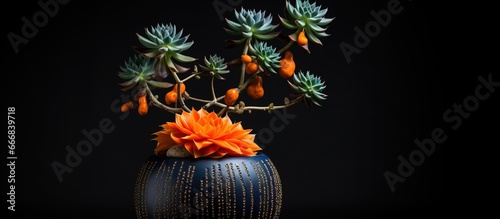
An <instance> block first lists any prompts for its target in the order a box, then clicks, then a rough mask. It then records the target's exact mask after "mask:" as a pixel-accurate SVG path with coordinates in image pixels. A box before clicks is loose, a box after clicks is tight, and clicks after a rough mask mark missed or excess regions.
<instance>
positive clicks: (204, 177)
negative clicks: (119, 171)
mask: <svg viewBox="0 0 500 219" xmlns="http://www.w3.org/2000/svg"><path fill="white" fill-rule="evenodd" d="M134 202H135V210H136V214H137V218H140V219H142V218H278V217H279V214H280V211H281V204H282V186H281V180H280V177H279V174H278V171H277V170H276V167H275V166H274V164H273V163H272V161H271V160H270V159H269V157H267V156H266V155H265V154H263V153H259V154H257V155H255V156H251V157H225V158H219V159H213V158H198V159H194V158H172V157H156V156H152V157H150V158H149V159H148V161H147V162H146V163H145V164H144V165H143V166H142V168H141V170H140V172H139V175H138V177H137V181H136V186H135V192H134Z"/></svg>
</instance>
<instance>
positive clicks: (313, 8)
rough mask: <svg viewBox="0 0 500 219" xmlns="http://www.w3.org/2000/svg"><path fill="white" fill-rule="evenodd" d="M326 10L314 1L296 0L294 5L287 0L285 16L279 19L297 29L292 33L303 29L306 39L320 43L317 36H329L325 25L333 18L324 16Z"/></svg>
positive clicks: (288, 26) (287, 25)
mask: <svg viewBox="0 0 500 219" xmlns="http://www.w3.org/2000/svg"><path fill="white" fill-rule="evenodd" d="M327 12H328V8H322V7H321V5H317V4H316V2H312V3H310V2H309V0H296V1H295V6H294V5H292V4H291V3H290V2H289V1H287V2H286V6H285V16H284V17H281V16H280V17H279V19H280V21H281V24H282V25H283V26H284V27H286V28H288V29H295V30H298V31H297V32H296V33H295V34H294V35H296V34H297V33H298V32H300V31H301V30H305V32H306V36H307V38H308V39H310V40H311V41H312V42H314V43H316V44H320V45H322V42H321V40H320V39H319V38H321V37H327V36H330V34H327V33H326V32H325V31H326V30H327V27H326V25H328V24H330V23H331V22H332V21H333V19H334V18H325V16H326V13H327ZM295 37H296V36H295ZM291 38H293V37H291Z"/></svg>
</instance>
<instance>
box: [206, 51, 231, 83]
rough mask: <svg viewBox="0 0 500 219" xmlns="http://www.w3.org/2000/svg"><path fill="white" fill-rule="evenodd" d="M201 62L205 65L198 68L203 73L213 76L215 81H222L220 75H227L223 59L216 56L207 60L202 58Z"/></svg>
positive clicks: (227, 71)
mask: <svg viewBox="0 0 500 219" xmlns="http://www.w3.org/2000/svg"><path fill="white" fill-rule="evenodd" d="M203 61H204V63H205V65H200V68H201V69H202V70H203V71H206V72H210V74H212V75H214V76H215V77H216V78H217V79H221V80H223V79H224V78H223V77H222V76H221V75H222V74H227V73H229V70H228V69H227V63H226V62H225V60H224V58H222V57H220V56H218V55H217V54H215V55H210V56H209V57H208V59H207V57H204V60H203Z"/></svg>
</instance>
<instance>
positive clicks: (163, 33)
mask: <svg viewBox="0 0 500 219" xmlns="http://www.w3.org/2000/svg"><path fill="white" fill-rule="evenodd" d="M182 34H183V30H182V29H181V30H179V31H177V27H176V26H175V25H173V24H171V23H169V24H158V25H157V26H156V27H153V26H152V27H150V28H146V29H145V35H144V36H142V35H139V34H137V37H138V39H139V42H140V43H141V44H142V46H144V48H135V50H136V51H137V52H139V53H140V54H142V55H143V56H146V57H151V58H153V57H156V58H158V59H163V61H162V62H158V64H159V65H163V66H162V68H164V69H165V71H166V72H161V73H160V72H159V73H157V76H158V77H160V78H165V77H166V76H168V73H169V72H175V73H181V72H186V71H187V70H188V69H189V68H185V67H182V66H180V65H177V64H175V63H173V61H172V60H171V59H174V60H176V61H178V62H183V63H186V62H193V61H195V60H196V58H193V57H190V56H186V55H183V54H181V53H182V52H183V51H185V50H188V49H189V48H191V46H192V45H193V43H194V42H193V41H190V42H188V38H189V35H185V36H183V35H182Z"/></svg>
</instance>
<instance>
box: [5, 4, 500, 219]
mask: <svg viewBox="0 0 500 219" xmlns="http://www.w3.org/2000/svg"><path fill="white" fill-rule="evenodd" d="M221 2H226V1H221ZM234 2H238V1H234ZM269 2H270V1H267V2H266V1H262V0H259V1H249V0H243V1H241V3H239V4H238V6H237V8H239V7H241V6H243V7H245V8H249V9H252V8H254V9H263V10H266V11H268V12H271V13H273V14H274V15H275V16H274V22H273V23H277V22H278V19H277V16H276V14H277V13H279V14H282V11H283V6H284V2H283V3H279V4H278V3H274V1H273V4H270V3H269ZM387 2H388V1H324V2H322V3H321V4H322V5H323V6H325V7H328V8H329V12H328V17H336V19H335V20H334V21H333V22H332V23H331V24H330V25H329V26H330V27H329V29H328V31H327V32H328V33H331V34H332V35H331V36H330V37H329V38H327V39H324V40H323V44H324V45H323V46H318V45H311V51H312V53H311V55H306V54H303V53H301V52H300V50H298V48H297V47H294V48H293V49H294V51H295V52H296V63H297V66H298V68H300V69H304V70H311V72H314V73H315V74H318V75H321V77H322V79H323V80H325V81H326V84H327V88H326V89H325V93H326V94H328V100H327V101H324V102H322V104H323V106H322V107H313V108H310V109H308V108H306V107H305V106H303V105H298V106H296V107H292V108H290V109H288V111H287V112H288V113H289V114H294V115H297V116H296V117H295V118H294V119H292V120H290V121H289V124H287V125H286V126H285V129H284V130H283V131H282V132H278V133H274V137H273V139H272V141H271V142H270V143H269V144H267V145H266V147H265V148H264V153H266V154H267V155H268V156H269V157H270V158H271V160H273V162H274V163H275V165H276V167H277V169H278V170H279V172H280V176H281V179H282V181H283V192H284V194H283V195H284V202H283V213H282V218H327V217H324V215H328V216H329V217H328V218H334V217H337V218H372V217H374V216H376V217H384V218H392V217H398V218H408V217H413V216H426V217H427V216H435V215H436V214H439V215H443V216H450V215H454V214H457V213H459V214H465V213H473V214H481V213H483V212H486V211H485V210H484V209H482V208H475V207H474V206H476V204H477V205H479V206H485V207H486V206H487V204H488V202H489V201H486V200H485V199H484V198H483V195H485V194H489V193H490V192H492V191H491V190H492V188H491V187H490V185H495V184H494V183H495V182H494V180H492V179H491V177H492V176H493V175H494V173H495V172H496V171H494V170H493V169H492V168H493V166H494V165H495V162H494V161H495V160H496V154H495V153H493V152H491V150H492V149H494V148H496V147H498V142H499V141H498V134H499V128H498V124H499V122H500V120H499V116H498V112H499V109H500V108H499V107H498V103H499V101H498V100H499V96H500V94H498V90H499V89H500V88H498V87H497V88H498V89H497V91H496V92H494V93H491V95H490V97H489V98H488V99H486V100H484V101H480V102H479V105H478V107H477V109H475V111H474V112H472V113H471V115H470V117H469V118H467V119H463V123H462V124H461V126H460V127H459V128H458V129H456V130H452V129H450V124H453V123H447V122H445V121H443V113H444V112H445V111H446V110H448V109H450V108H451V109H453V108H452V107H453V104H455V103H457V104H463V102H464V100H465V99H467V97H468V96H469V95H474V92H475V89H476V86H478V85H479V84H480V83H479V81H478V79H477V78H478V77H479V76H482V77H485V78H487V77H488V75H489V74H492V77H493V80H494V81H500V76H499V75H498V66H497V65H496V64H495V63H497V61H498V60H497V57H498V56H497V55H495V54H496V53H497V47H496V46H497V45H496V44H498V39H497V38H496V35H495V34H494V33H493V31H494V30H495V29H496V27H497V25H496V23H495V21H496V17H494V14H495V13H494V12H493V10H494V9H493V8H494V7H493V6H491V5H490V6H487V5H475V4H469V3H467V4H462V5H455V4H453V5H452V4H450V5H437V3H432V2H431V3H429V2H424V1H401V4H402V6H403V7H404V10H403V11H402V12H401V13H400V14H397V15H393V16H392V20H391V22H390V23H389V24H388V25H387V26H386V27H382V28H381V31H380V33H379V34H378V35H377V36H375V37H373V38H372V39H371V42H370V44H369V45H368V46H367V47H365V48H363V49H361V53H359V54H354V55H353V56H352V62H351V63H350V64H348V63H347V62H346V59H345V57H344V55H343V54H342V51H341V50H340V48H339V44H340V43H341V42H346V43H349V44H353V38H354V35H355V32H354V30H353V28H354V27H355V26H358V27H361V28H364V26H365V24H366V23H367V22H369V21H372V20H373V18H372V17H371V15H370V11H371V10H375V11H379V10H381V9H385V8H387ZM4 10H8V11H10V12H11V14H10V16H7V15H6V14H3V15H2V16H3V19H2V22H3V23H4V24H3V31H4V32H3V33H4V36H7V34H8V33H9V32H14V33H17V34H20V33H21V27H22V25H23V23H22V20H21V18H22V17H23V16H26V17H28V18H32V17H33V15H34V14H36V13H37V11H39V10H40V8H39V7H38V6H37V4H36V2H35V1H31V2H23V3H15V4H13V5H9V6H8V8H6V9H4ZM224 16H227V17H228V18H231V19H233V14H232V13H231V12H226V13H225V14H224ZM158 22H162V23H169V22H172V23H174V24H176V25H177V26H179V27H181V28H183V29H184V33H190V34H191V36H190V39H191V40H194V41H195V44H194V46H193V47H192V48H191V49H189V50H188V51H186V52H185V54H187V55H191V56H194V57H199V58H202V57H203V56H206V55H210V54H214V53H218V54H221V55H223V56H228V57H232V58H235V57H239V53H240V52H241V50H240V49H241V48H235V49H232V50H229V49H225V48H223V45H224V40H225V39H232V37H233V36H230V35H227V34H226V33H225V32H224V31H223V29H222V28H223V27H226V25H225V23H224V22H222V21H221V20H219V17H218V15H217V12H216V10H215V9H214V8H213V5H212V1H205V2H204V3H199V2H195V1H187V0H185V1H175V3H174V2H173V1H133V3H119V4H115V5H103V4H102V3H97V2H93V3H89V2H88V1H87V2H82V1H71V2H69V3H68V4H66V5H64V6H61V7H60V8H59V11H58V13H57V14H56V15H55V16H54V17H52V18H50V19H49V20H48V22H47V24H46V25H45V26H43V27H42V28H40V29H39V30H38V33H37V34H36V36H34V37H33V38H31V39H29V42H28V43H27V44H26V45H20V47H19V52H18V53H17V54H15V53H14V52H13V49H12V46H11V45H10V43H9V41H8V39H7V37H4V41H3V45H4V49H3V50H2V51H3V53H4V55H5V56H6V57H7V58H5V59H4V60H3V62H2V63H3V66H4V68H3V71H2V76H3V79H2V81H3V82H4V95H3V97H4V98H6V99H5V100H4V105H6V106H15V107H16V145H17V147H16V155H17V157H18V160H16V212H15V213H14V214H11V215H13V216H12V218H20V217H21V216H22V215H25V214H33V213H34V214H35V215H40V216H48V217H50V218H134V215H135V213H134V206H133V189H134V183H135V177H136V176H137V173H138V171H139V168H140V165H141V164H142V163H143V162H145V161H146V159H147V158H148V157H149V155H150V154H151V153H152V151H153V149H154V142H153V141H149V139H150V138H151V133H153V132H154V131H157V130H158V128H159V127H158V126H159V125H160V124H162V123H164V122H166V121H169V120H171V119H172V115H171V114H168V113H165V112H162V111H160V110H159V109H150V113H149V114H148V115H147V116H145V117H140V116H138V115H137V114H136V113H130V114H129V115H128V116H126V118H124V117H121V116H122V115H121V114H120V113H116V112H115V111H113V109H116V108H115V107H114V105H113V103H114V101H115V100H119V97H120V95H121V94H122V93H121V91H120V90H119V89H120V87H119V86H118V83H119V82H121V79H119V78H118V77H117V75H116V73H117V71H118V70H119V68H118V67H119V66H120V65H122V64H123V62H124V61H125V59H127V58H128V57H129V56H131V55H133V54H134V52H133V50H132V49H131V46H134V45H139V42H138V40H137V37H136V36H135V33H143V28H145V27H149V26H151V25H156V24H157V23H158ZM277 45H279V42H277ZM490 52H491V53H490ZM494 58H495V59H494ZM227 59H230V58H227ZM5 67H6V68H5ZM235 75H237V73H235ZM278 79H280V78H279V77H277V76H276V77H274V79H273V80H275V81H272V80H271V81H268V82H269V83H268V86H269V87H266V97H268V98H273V96H272V91H273V89H275V92H276V96H277V97H278V99H281V96H282V95H283V94H282V93H279V92H281V90H280V89H281V85H284V83H283V80H278ZM206 82H207V83H208V81H206ZM196 83H199V82H196ZM273 84H274V86H275V88H274V87H271V85H273ZM205 85H206V84H205ZM223 86H226V85H223ZM193 87H196V86H192V87H189V88H188V91H189V89H193V92H195V91H198V92H202V91H205V90H203V89H205V87H202V86H200V87H199V88H198V89H197V88H193ZM224 88H226V87H224ZM283 88H286V87H283ZM247 115H248V114H245V116H240V117H236V119H237V120H243V123H242V124H243V125H244V126H245V127H246V128H252V129H254V130H255V133H257V132H258V131H259V130H261V129H263V128H266V127H269V121H270V119H271V118H272V117H273V116H274V115H272V114H271V115H269V114H267V113H264V112H254V113H252V114H250V115H248V116H247ZM121 118H124V119H121ZM108 119H109V121H111V123H112V125H113V127H114V129H113V131H111V132H110V133H108V134H104V135H103V138H102V142H100V144H99V145H98V147H94V148H93V151H92V153H91V154H89V155H88V156H86V157H83V159H82V161H81V163H80V164H79V165H78V166H76V167H75V168H73V171H72V172H71V173H66V174H64V175H63V181H62V182H59V181H58V179H57V177H56V175H55V174H54V171H53V169H52V167H51V164H52V163H53V162H54V161H57V162H61V163H63V162H65V161H64V160H65V156H66V154H67V151H66V149H65V148H66V146H68V145H69V146H70V147H72V148H75V147H76V145H77V144H78V143H79V142H81V141H83V140H85V139H86V137H85V135H83V134H82V131H83V130H92V129H95V128H98V127H99V123H100V122H101V121H107V120H108ZM438 127H442V128H443V129H444V130H445V133H446V134H447V136H448V138H447V140H446V141H445V142H443V143H442V144H438V145H436V149H435V151H434V153H433V154H432V155H431V156H428V157H426V158H425V161H424V162H423V164H422V165H420V166H418V167H416V169H415V170H414V172H413V173H412V174H411V175H410V176H409V177H407V179H406V180H405V181H404V182H403V183H398V184H396V190H395V192H391V190H390V188H389V186H388V185H387V182H386V180H385V178H384V172H386V171H391V172H393V173H396V172H397V169H398V164H399V161H398V156H399V155H402V156H403V157H404V158H408V156H409V154H410V153H411V152H412V151H413V150H415V149H416V148H417V146H415V144H414V143H413V142H414V140H416V139H419V140H421V139H425V138H429V137H430V136H431V132H432V130H433V129H434V128H438ZM4 156H5V157H7V154H5V155H4ZM5 162H8V161H7V160H6V161H5ZM4 172H5V173H6V174H8V173H7V172H6V171H4ZM3 191H4V192H5V193H6V192H8V188H7V187H4V190H3ZM5 193H4V194H5ZM4 197H5V198H8V197H6V196H4ZM5 208H7V205H6V206H5ZM10 213H12V212H10Z"/></svg>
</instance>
